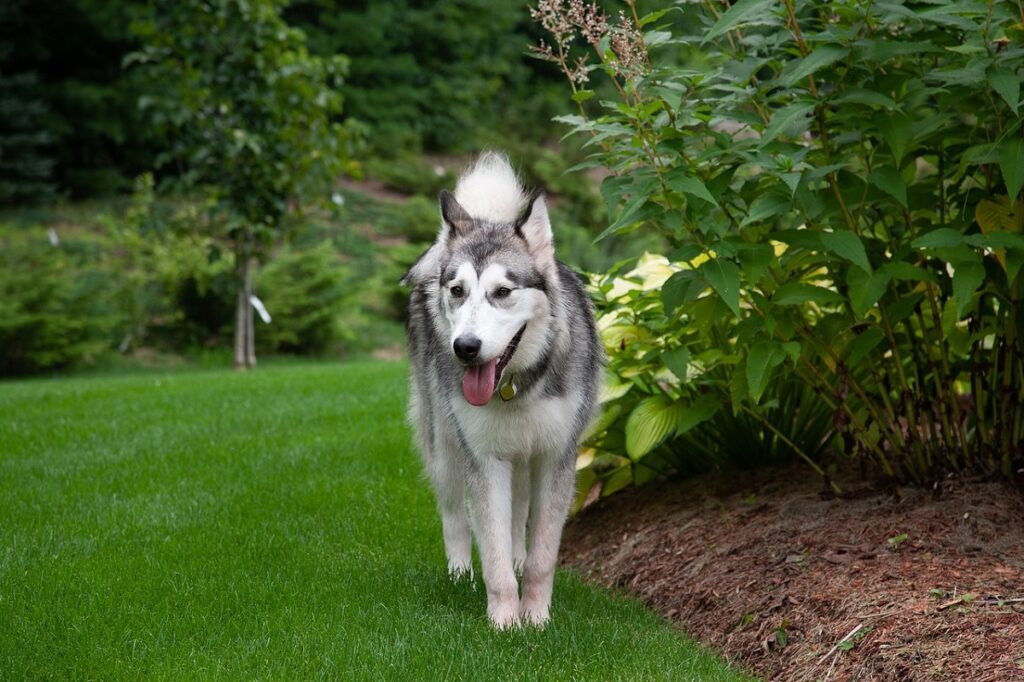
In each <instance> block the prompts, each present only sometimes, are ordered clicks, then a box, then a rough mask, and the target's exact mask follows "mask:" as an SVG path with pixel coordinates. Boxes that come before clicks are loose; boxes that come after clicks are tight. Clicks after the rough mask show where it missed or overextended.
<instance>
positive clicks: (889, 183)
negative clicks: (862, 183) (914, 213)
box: [868, 166, 908, 208]
mask: <svg viewBox="0 0 1024 682" xmlns="http://www.w3.org/2000/svg"><path fill="white" fill-rule="evenodd" d="M868 182H870V183H871V184H872V185H874V186H875V187H877V188H878V189H880V190H882V191H883V192H885V193H886V194H888V195H889V196H891V197H893V198H894V199H896V201H898V202H900V205H901V206H903V208H907V207H908V204H907V183H905V182H903V176H902V175H900V172H899V171H898V170H896V169H895V168H893V167H892V166H881V167H879V168H876V169H874V170H873V171H871V175H869V176H868Z"/></svg>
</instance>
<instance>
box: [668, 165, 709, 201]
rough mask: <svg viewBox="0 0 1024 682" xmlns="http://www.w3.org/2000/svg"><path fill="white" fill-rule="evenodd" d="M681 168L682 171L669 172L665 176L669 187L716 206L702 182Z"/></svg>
mask: <svg viewBox="0 0 1024 682" xmlns="http://www.w3.org/2000/svg"><path fill="white" fill-rule="evenodd" d="M682 170H683V171H684V173H678V172H674V173H669V174H668V176H666V177H665V182H666V184H668V186H669V188H670V189H673V190H675V191H677V192H681V193H683V194H689V195H690V196H694V197H697V198H698V199H703V200H704V201H706V202H708V203H710V204H714V205H715V206H718V202H717V201H715V198H714V197H713V196H711V192H709V191H708V188H707V187H706V186H705V185H704V183H703V182H701V181H700V180H698V179H697V178H695V177H692V176H687V175H686V174H685V169H682Z"/></svg>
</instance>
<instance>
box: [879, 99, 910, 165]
mask: <svg viewBox="0 0 1024 682" xmlns="http://www.w3.org/2000/svg"><path fill="white" fill-rule="evenodd" d="M875 121H876V124H877V125H878V131H879V132H880V133H881V134H882V139H883V140H885V143H886V144H887V145H888V146H889V150H890V151H891V152H892V155H893V159H894V161H895V163H896V165H897V166H899V165H900V163H901V162H902V161H903V156H904V154H906V152H907V144H908V142H909V141H910V140H911V139H913V137H914V129H913V122H912V121H911V120H910V118H909V117H908V116H907V115H906V114H903V113H900V112H895V113H892V114H886V115H884V116H877V117H876V118H875Z"/></svg>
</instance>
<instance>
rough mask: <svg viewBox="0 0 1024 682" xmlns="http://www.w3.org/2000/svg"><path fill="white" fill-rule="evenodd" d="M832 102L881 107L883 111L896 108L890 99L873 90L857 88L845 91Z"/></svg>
mask: <svg viewBox="0 0 1024 682" xmlns="http://www.w3.org/2000/svg"><path fill="white" fill-rule="evenodd" d="M833 102H835V103H836V104H865V105H867V106H869V107H881V108H883V109H895V108H896V102H894V101H893V99H892V97H889V96H888V95H886V94H883V93H881V92H876V91H874V90H862V89H859V88H851V89H850V90H847V91H846V92H844V93H843V94H841V95H840V96H839V97H836V98H835V99H834V100H833Z"/></svg>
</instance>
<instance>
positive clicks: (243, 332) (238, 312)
mask: <svg viewBox="0 0 1024 682" xmlns="http://www.w3.org/2000/svg"><path fill="white" fill-rule="evenodd" d="M239 251H240V253H237V254H236V256H235V257H236V259H237V260H238V263H239V266H238V275H239V286H238V299H237V301H236V306H235V369H243V368H246V367H255V366H256V334H255V331H256V330H255V325H254V324H253V310H252V303H251V301H250V297H251V296H252V259H251V258H250V257H249V255H248V253H247V250H241V249H240V250H239Z"/></svg>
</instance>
